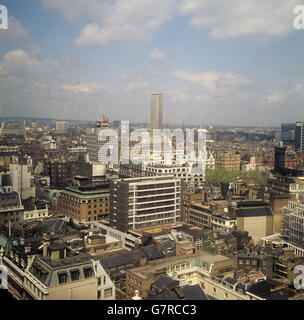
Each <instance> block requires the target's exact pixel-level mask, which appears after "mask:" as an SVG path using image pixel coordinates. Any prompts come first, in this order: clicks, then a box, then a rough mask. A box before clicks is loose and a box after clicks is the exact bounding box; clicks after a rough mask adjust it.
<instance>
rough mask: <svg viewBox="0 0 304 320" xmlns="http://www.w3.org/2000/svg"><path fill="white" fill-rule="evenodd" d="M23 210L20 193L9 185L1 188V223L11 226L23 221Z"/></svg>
mask: <svg viewBox="0 0 304 320" xmlns="http://www.w3.org/2000/svg"><path fill="white" fill-rule="evenodd" d="M23 211H24V207H23V205H22V201H21V197H20V194H19V193H18V192H15V191H13V190H12V188H11V187H9V186H7V187H5V188H4V187H3V188H0V224H2V225H5V226H9V225H13V224H16V223H21V222H22V221H23Z"/></svg>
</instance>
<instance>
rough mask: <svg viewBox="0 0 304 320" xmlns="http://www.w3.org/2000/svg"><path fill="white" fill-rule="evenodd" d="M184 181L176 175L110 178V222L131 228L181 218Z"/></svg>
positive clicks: (121, 227) (156, 225) (125, 228)
mask: <svg viewBox="0 0 304 320" xmlns="http://www.w3.org/2000/svg"><path fill="white" fill-rule="evenodd" d="M181 188H182V182H181V179H176V178H174V176H162V177H140V178H130V179H117V180H111V181H110V226H112V227H114V228H116V229H118V230H120V231H123V232H127V231H128V230H132V229H142V228H150V227H158V226H160V225H164V224H171V223H175V222H178V221H180V217H181V212H182V207H181V195H182V190H181Z"/></svg>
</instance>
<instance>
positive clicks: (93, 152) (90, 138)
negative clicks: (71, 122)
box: [86, 117, 119, 163]
mask: <svg viewBox="0 0 304 320" xmlns="http://www.w3.org/2000/svg"><path fill="white" fill-rule="evenodd" d="M109 128H110V122H109V120H108V119H107V118H105V117H103V120H97V121H96V125H95V127H94V128H90V129H88V130H87V138H86V141H87V153H88V156H89V161H90V162H93V163H100V160H101V161H104V162H107V159H108V157H109V156H110V153H111V152H114V151H115V150H117V151H118V139H119V135H118V130H117V129H116V134H114V135H113V136H112V137H110V139H112V140H113V141H114V142H113V143H112V142H108V152H107V153H106V154H101V155H100V157H101V158H100V159H99V156H98V152H99V150H100V148H101V147H102V146H103V145H104V144H105V143H106V141H98V136H99V133H100V132H101V131H102V130H104V129H109ZM113 130H114V129H113ZM117 157H118V159H119V154H118V155H117ZM118 159H117V160H118Z"/></svg>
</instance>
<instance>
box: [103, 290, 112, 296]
mask: <svg viewBox="0 0 304 320" xmlns="http://www.w3.org/2000/svg"><path fill="white" fill-rule="evenodd" d="M111 296H112V288H108V289H105V291H104V297H105V298H109V297H111Z"/></svg>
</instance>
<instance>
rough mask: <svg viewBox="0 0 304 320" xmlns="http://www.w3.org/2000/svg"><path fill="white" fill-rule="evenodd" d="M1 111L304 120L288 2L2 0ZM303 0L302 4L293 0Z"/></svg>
mask: <svg viewBox="0 0 304 320" xmlns="http://www.w3.org/2000/svg"><path fill="white" fill-rule="evenodd" d="M0 4H2V5H5V6H7V8H8V12H9V28H8V30H0V115H2V116H26V117H52V118H58V119H84V120H95V119H96V118H100V116H101V114H105V115H106V116H108V117H109V118H110V119H111V120H130V121H141V122H148V121H149V107H150V95H151V94H152V93H159V92H160V93H163V96H164V106H163V109H164V122H165V123H182V122H183V121H184V122H185V123H193V124H198V125H199V124H214V125H217V124H221V125H223V124H226V125H259V126H267V125H270V126H279V125H280V124H281V123H282V122H294V121H299V120H304V111H303V110H304V108H303V98H304V77H303V75H304V64H303V51H304V50H303V49H304V46H303V44H304V30H301V31H299V30H295V29H294V27H293V19H294V17H295V14H294V13H293V8H294V6H295V5H298V4H299V2H298V0H289V1H285V0H267V1H266V2H265V1H264V2H261V1H260V0H250V1H249V0H231V1H229V2H227V1H224V0H86V1H81V0H26V1H20V0H19V1H18V0H0ZM303 4H304V3H303Z"/></svg>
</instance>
